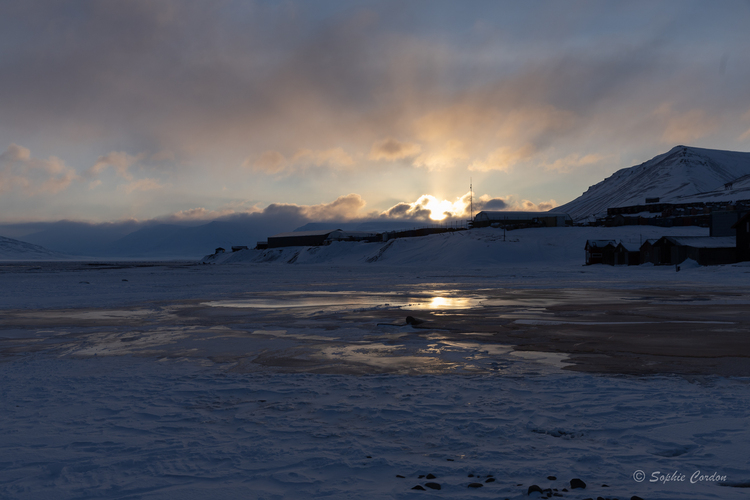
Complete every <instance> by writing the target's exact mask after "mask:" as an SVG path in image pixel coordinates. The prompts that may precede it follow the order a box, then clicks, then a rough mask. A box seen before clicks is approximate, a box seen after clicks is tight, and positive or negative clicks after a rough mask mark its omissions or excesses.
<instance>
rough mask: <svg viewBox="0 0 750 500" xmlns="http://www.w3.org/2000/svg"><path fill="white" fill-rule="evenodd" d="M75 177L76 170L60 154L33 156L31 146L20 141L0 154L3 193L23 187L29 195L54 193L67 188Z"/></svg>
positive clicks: (22, 189)
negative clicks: (19, 143)
mask: <svg viewBox="0 0 750 500" xmlns="http://www.w3.org/2000/svg"><path fill="white" fill-rule="evenodd" d="M75 179H78V175H77V174H76V172H75V170H74V169H72V168H68V167H67V166H66V165H65V163H64V162H63V161H62V160H60V159H59V158H56V157H54V156H50V157H49V158H48V159H47V160H41V159H38V158H33V157H32V156H31V151H30V150H29V149H28V148H25V147H23V146H19V145H17V144H11V145H10V146H8V148H7V149H6V150H5V152H3V153H2V154H1V155H0V193H2V192H8V191H15V190H20V191H21V192H23V193H25V194H27V195H38V194H41V193H49V194H54V193H59V192H60V191H63V190H65V189H67V188H68V186H70V184H71V182H73V181H74V180H75Z"/></svg>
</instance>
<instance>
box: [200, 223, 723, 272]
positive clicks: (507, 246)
mask: <svg viewBox="0 0 750 500" xmlns="http://www.w3.org/2000/svg"><path fill="white" fill-rule="evenodd" d="M661 236H691V237H706V238H707V237H708V229H707V228H701V227H697V226H690V227H672V228H662V227H655V226H623V227H618V228H607V227H552V228H527V229H517V230H514V231H505V233H504V232H503V230H502V229H494V228H482V229H472V230H470V231H457V232H453V233H444V234H435V235H430V236H423V237H417V238H398V239H395V240H391V241H388V242H385V243H365V242H332V243H331V244H330V245H324V246H320V247H285V248H272V249H267V250H254V249H253V250H243V251H240V252H233V253H225V254H218V255H207V256H206V257H204V259H203V262H207V263H217V264H220V263H221V264H240V263H253V264H258V263H275V264H286V263H294V264H323V265H325V264H336V265H340V264H346V265H362V264H364V265H370V266H382V265H389V266H421V265H423V264H424V263H426V262H429V263H430V264H431V265H433V266H438V267H440V268H446V267H449V268H466V267H476V266H482V265H487V266H493V267H495V266H519V265H524V266H531V267H534V268H538V269H541V268H546V267H549V266H553V265H554V266H558V265H566V266H575V265H580V264H584V263H585V258H584V247H585V246H586V241H587V240H597V241H602V240H603V241H611V242H614V244H616V243H617V241H623V242H624V243H626V244H631V245H636V246H640V243H641V242H642V241H646V239H654V238H659V237H661ZM724 241H725V239H722V242H724Z"/></svg>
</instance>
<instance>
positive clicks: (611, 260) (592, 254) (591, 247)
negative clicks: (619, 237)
mask: <svg viewBox="0 0 750 500" xmlns="http://www.w3.org/2000/svg"><path fill="white" fill-rule="evenodd" d="M615 248H617V242H616V241H615V240H586V246H585V247H584V250H586V265H587V266H590V265H591V264H609V265H610V266H614V265H615Z"/></svg>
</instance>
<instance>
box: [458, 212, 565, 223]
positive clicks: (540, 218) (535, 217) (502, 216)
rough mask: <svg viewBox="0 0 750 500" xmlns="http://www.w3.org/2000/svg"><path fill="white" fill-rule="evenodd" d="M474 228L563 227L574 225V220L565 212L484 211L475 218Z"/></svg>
mask: <svg viewBox="0 0 750 500" xmlns="http://www.w3.org/2000/svg"><path fill="white" fill-rule="evenodd" d="M473 223H474V227H487V226H489V225H492V224H493V223H498V224H500V225H502V226H506V225H539V226H543V227H562V226H565V225H572V224H573V219H571V218H570V215H568V214H566V213H563V212H510V211H507V212H506V211H491V210H484V211H482V212H479V213H478V214H477V215H476V216H475V217H474V221H473Z"/></svg>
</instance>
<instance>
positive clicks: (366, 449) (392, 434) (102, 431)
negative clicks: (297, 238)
mask: <svg viewBox="0 0 750 500" xmlns="http://www.w3.org/2000/svg"><path fill="white" fill-rule="evenodd" d="M706 233H707V230H706V229H701V228H666V229H665V228H652V227H643V228H639V227H635V228H634V227H622V228H547V229H524V230H518V231H508V232H507V233H506V237H505V240H503V231H502V230H497V229H491V228H487V229H481V230H472V231H468V232H458V233H452V234H442V235H432V236H428V237H422V238H403V239H399V240H394V241H393V242H388V243H383V244H376V243H354V242H334V243H332V244H331V245H328V246H325V247H319V248H316V249H312V250H308V249H306V248H302V249H300V248H296V249H295V248H287V249H278V250H275V251H274V252H276V253H267V252H262V251H252V250H247V251H240V252H235V253H228V254H224V255H222V256H220V258H218V260H217V261H220V262H222V263H223V264H224V265H202V264H198V263H177V262H172V263H170V262H161V263H158V262H157V263H125V264H123V263H106V264H105V263H93V264H92V263H8V264H0V284H2V286H0V324H2V329H0V372H1V374H2V375H1V376H2V380H3V383H2V384H1V385H0V398H1V399H0V403H1V404H2V407H3V411H2V412H0V436H1V437H0V449H1V450H2V453H1V454H0V498H3V499H5V498H8V499H19V500H20V499H41V498H56V499H73V498H113V499H125V498H144V499H161V498H187V499H190V498H258V499H260V498H264V499H281V498H300V499H302V498H304V499H307V498H332V499H345V498H356V497H363V498H394V499H401V498H416V497H417V496H419V495H422V496H431V497H434V496H437V497H441V498H512V499H521V498H540V495H539V494H538V493H532V495H530V496H529V495H527V490H528V488H529V486H531V485H532V484H537V485H539V486H541V487H542V488H547V487H550V488H557V489H558V490H559V492H560V494H562V495H563V497H562V498H567V499H573V500H582V499H584V498H597V497H598V496H602V497H605V498H612V497H617V498H630V497H631V495H638V496H640V497H642V498H645V499H654V498H660V499H685V500H690V499H728V500H732V499H740V498H745V497H746V490H745V489H744V488H737V487H731V486H720V485H719V484H718V482H717V481H699V482H696V483H691V482H690V477H691V476H692V475H693V474H694V473H695V472H696V471H700V474H703V475H709V476H710V475H711V474H713V473H718V474H719V475H723V476H726V479H725V480H723V481H720V482H723V483H726V484H730V485H740V484H745V483H748V482H750V462H749V461H748V455H747V449H748V448H749V447H750V433H748V422H750V420H749V419H748V417H750V409H749V408H748V405H747V401H748V397H749V396H750V379H748V378H742V377H718V376H714V375H695V376H677V375H669V374H664V375H654V376H633V375H598V374H591V373H580V372H573V371H569V370H564V369H562V368H563V367H566V366H569V364H570V363H571V360H570V359H569V357H568V356H567V355H565V354H564V353H559V352H558V353H554V352H553V353H550V352H534V351H522V350H517V349H514V348H513V346H510V345H506V344H501V343H497V342H492V341H491V339H488V338H487V336H486V334H480V333H479V332H473V331H472V330H471V329H470V328H469V327H467V329H466V330H465V331H463V333H462V334H461V335H460V336H458V337H457V336H456V334H454V333H451V332H447V331H445V330H442V329H441V328H440V327H439V326H436V327H435V328H426V329H415V328H412V327H411V326H409V325H406V324H403V323H390V322H389V321H385V320H384V319H382V318H392V319H398V320H399V321H403V318H404V317H405V316H406V315H407V314H410V315H414V316H417V317H419V316H420V315H421V314H426V311H430V310H436V311H437V315H436V317H438V318H439V317H440V314H441V311H442V313H447V312H448V311H453V312H456V313H460V314H467V315H468V314H470V313H471V314H479V313H481V311H482V310H488V309H482V308H483V307H485V308H486V307H488V306H490V305H493V306H498V304H502V305H503V307H507V309H504V310H505V311H507V312H506V313H503V314H504V315H499V316H497V317H493V318H489V319H488V320H489V321H496V322H497V323H498V324H502V323H504V322H509V323H513V322H519V323H518V324H523V323H524V322H526V323H529V322H533V321H537V322H539V321H547V322H549V321H552V320H555V318H559V317H552V319H551V318H550V316H549V314H548V313H547V312H545V311H547V310H546V309H545V308H546V307H548V306H549V305H550V304H553V305H554V304H565V303H569V302H570V301H574V302H575V301H585V302H586V303H589V304H596V303H604V302H608V301H618V302H620V303H622V304H625V305H627V304H629V303H631V302H633V301H634V300H638V301H641V302H639V303H645V302H644V301H649V300H650V301H651V302H652V303H655V304H657V306H658V303H660V302H659V301H661V300H664V301H665V302H664V303H665V307H667V305H666V304H668V303H669V301H668V300H666V299H663V296H662V295H658V294H656V293H655V290H659V291H672V292H674V293H675V294H676V299H675V300H678V301H679V302H680V303H683V302H684V303H686V304H695V305H702V304H705V303H711V304H724V303H726V304H729V305H730V306H736V307H739V308H742V307H746V305H747V304H750V289H749V288H748V286H747V277H745V276H744V274H747V273H748V272H750V266H748V265H745V264H737V265H732V266H714V267H699V266H698V267H693V266H683V267H684V268H683V270H682V271H681V272H679V273H677V272H675V269H674V268H673V267H670V266H665V267H659V266H631V267H617V268H615V267H610V266H601V265H597V266H583V265H582V264H583V260H584V250H583V247H584V244H585V241H586V240H587V239H603V240H609V239H618V240H633V241H639V240H640V238H643V239H644V240H645V239H646V238H647V237H648V238H655V237H658V236H661V235H667V234H669V235H674V236H678V235H687V236H705V235H706ZM389 244H390V246H388V245H389ZM273 255H277V257H276V258H274V259H272V258H271V257H272V256H273ZM295 255H296V257H297V258H296V260H295V262H294V264H291V265H286V262H288V261H289V260H291V259H292V257H293V256H295ZM259 256H260V257H259ZM375 256H378V258H377V259H374V260H372V258H373V257H375ZM368 259H370V261H368ZM644 297H645V298H644ZM648 297H652V298H650V299H649V298H648ZM658 307H661V306H658ZM738 317H739V316H738ZM738 317H734V316H732V317H727V318H721V319H720V320H718V321H716V322H714V323H717V324H715V327H716V328H735V327H737V321H739V320H738ZM576 321H580V319H575V318H571V317H563V319H561V320H559V322H560V323H565V324H564V325H560V327H563V326H567V327H571V323H575V322H576ZM649 321H651V322H653V323H655V324H657V326H658V324H659V323H665V324H666V323H667V322H670V324H673V323H674V322H675V321H682V322H685V323H688V322H691V320H690V318H676V319H675V318H667V317H661V316H659V317H653V318H651V319H650V320H649ZM594 323H599V324H601V326H600V328H602V329H603V330H602V331H606V330H604V329H606V328H609V327H610V325H609V324H608V321H606V320H603V321H598V320H596V321H594ZM693 323H695V321H693ZM680 324H682V323H680ZM743 325H744V323H743ZM550 326H551V327H555V325H548V327H550ZM573 326H575V325H573ZM645 326H647V325H644V324H642V323H639V326H638V327H636V328H638V329H640V328H643V327H645ZM678 326H679V325H678ZM706 326H707V327H708V326H709V325H708V324H707V325H706ZM637 471H643V472H644V474H645V476H646V479H645V480H644V481H643V482H637V481H635V480H634V479H633V475H634V474H635V473H636V472H637ZM675 471H676V472H678V473H679V474H683V475H685V476H686V477H685V480H684V481H666V475H667V474H672V473H674V472H675ZM654 473H656V478H657V479H658V478H659V476H665V479H664V481H663V482H662V481H656V482H651V479H652V474H654ZM427 474H433V475H434V476H436V478H435V479H432V480H428V479H426V478H420V477H419V476H420V475H422V476H425V475H427ZM490 474H491V475H492V476H493V478H494V479H495V481H494V482H486V481H487V480H488V479H489V475H490ZM397 475H401V476H404V478H399V477H397ZM470 475H473V477H470ZM548 476H556V478H557V479H554V480H548V479H547V477H548ZM573 478H581V479H583V480H584V481H585V482H586V483H587V488H586V489H585V490H581V489H576V490H571V489H570V484H569V481H570V480H571V479H573ZM428 481H432V482H436V483H439V484H440V485H441V490H439V491H438V490H429V489H428V491H421V492H420V491H414V490H412V488H413V487H414V486H416V485H424V484H425V483H426V482H428ZM473 482H478V483H481V484H482V485H483V486H482V488H479V489H473V488H468V485H469V484H470V483H473ZM604 484H606V485H608V486H607V487H604V486H603V485H604ZM519 485H520V486H519ZM563 488H566V489H568V490H569V491H567V492H563Z"/></svg>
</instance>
